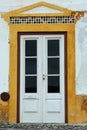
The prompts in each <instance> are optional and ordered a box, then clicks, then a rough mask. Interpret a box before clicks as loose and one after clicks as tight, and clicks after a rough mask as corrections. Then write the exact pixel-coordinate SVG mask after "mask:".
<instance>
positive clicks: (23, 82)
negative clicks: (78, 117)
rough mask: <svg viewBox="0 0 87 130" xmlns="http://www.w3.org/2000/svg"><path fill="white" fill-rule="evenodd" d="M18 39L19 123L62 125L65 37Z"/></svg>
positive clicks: (32, 36)
mask: <svg viewBox="0 0 87 130" xmlns="http://www.w3.org/2000/svg"><path fill="white" fill-rule="evenodd" d="M20 39H21V51H20V122H33V123H34V122H36V123H38V122H43V123H47V122H49V123H52V122H54V123H64V122H65V108H64V106H65V104H64V103H65V102H64V35H30V36H29V35H23V36H21V37H20Z"/></svg>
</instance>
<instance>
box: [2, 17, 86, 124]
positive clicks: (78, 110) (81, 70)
mask: <svg viewBox="0 0 87 130" xmlns="http://www.w3.org/2000/svg"><path fill="white" fill-rule="evenodd" d="M86 20H87V18H86V16H85V17H84V18H82V19H81V20H79V21H78V22H77V24H76V40H75V25H70V24H68V25H66V24H62V25H61V24H60V26H57V25H52V26H51V25H44V26H43V25H38V26H37V25H27V26H26V25H23V26H21V25H10V55H9V44H8V39H9V36H8V34H9V29H8V25H7V23H6V22H5V21H4V20H3V19H2V18H1V19H0V21H1V22H0V26H1V28H2V27H3V28H2V29H1V30H0V43H1V45H2V47H3V48H2V47H1V48H0V51H1V52H2V55H1V56H0V59H1V61H2V64H1V68H0V70H1V74H2V76H1V78H0V81H1V86H2V87H0V92H3V91H10V95H11V98H10V100H9V122H16V119H17V32H19V31H23V32H26V31H29V32H32V31H33V32H40V31H41V32H45V31H48V30H49V31H48V32H52V31H54V32H57V31H66V32H67V44H68V46H67V58H68V60H67V68H68V70H67V73H68V78H67V79H68V80H67V82H68V91H67V93H68V122H69V123H76V122H86V121H87V114H86V112H87V110H86V109H87V105H86V102H87V96H84V94H85V95H86V94H87V90H86V81H87V80H86V78H87V76H85V75H86V73H87V71H86V69H85V67H86V60H85V59H86V57H87V56H86V53H85V52H86V51H85V50H86V40H85V39H86V27H87V24H86ZM80 25H81V26H80ZM82 32H83V33H82ZM83 34H84V35H83ZM81 36H82V39H81ZM83 39H84V40H83ZM75 41H76V45H77V46H76V48H75ZM3 43H4V44H3ZM79 47H80V48H79ZM4 52H5V53H4ZM75 52H76V53H75ZM3 54H4V55H3ZM9 56H10V66H9ZM76 56H77V58H76ZM81 56H82V57H81ZM2 57H4V58H3V60H2ZM78 57H79V59H80V60H78ZM6 59H7V60H6ZM75 61H76V62H75ZM83 61H84V62H83ZM75 64H76V65H77V66H76V67H75ZM6 65H7V67H6ZM8 66H9V68H10V77H11V80H10V82H8V80H9V78H8V75H9V71H8V70H9V69H8ZM75 75H77V80H76V76H75ZM3 77H4V78H3ZM5 77H6V78H5ZM8 83H9V85H10V86H9V85H8ZM76 83H77V87H76ZM82 88H83V89H82ZM13 90H14V91H13ZM76 93H77V94H82V95H83V96H81V95H79V96H76ZM0 104H4V106H5V103H2V102H0ZM7 104H8V103H7Z"/></svg>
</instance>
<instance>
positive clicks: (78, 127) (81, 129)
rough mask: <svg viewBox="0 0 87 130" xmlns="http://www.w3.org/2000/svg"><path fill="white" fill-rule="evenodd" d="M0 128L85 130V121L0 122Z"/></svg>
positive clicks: (86, 129) (19, 129)
mask: <svg viewBox="0 0 87 130" xmlns="http://www.w3.org/2000/svg"><path fill="white" fill-rule="evenodd" d="M0 130H87V123H84V124H51V123H50V124H48V123H40V124H35V123H18V124H11V123H0Z"/></svg>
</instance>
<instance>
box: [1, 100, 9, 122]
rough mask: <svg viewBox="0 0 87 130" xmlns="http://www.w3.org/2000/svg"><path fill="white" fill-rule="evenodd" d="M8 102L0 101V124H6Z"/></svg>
mask: <svg viewBox="0 0 87 130" xmlns="http://www.w3.org/2000/svg"><path fill="white" fill-rule="evenodd" d="M8 108H9V107H8V102H3V101H2V100H1V99H0V122H8V116H9V110H8Z"/></svg>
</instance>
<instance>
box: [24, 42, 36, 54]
mask: <svg viewBox="0 0 87 130" xmlns="http://www.w3.org/2000/svg"><path fill="white" fill-rule="evenodd" d="M25 56H37V40H26V41H25Z"/></svg>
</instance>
